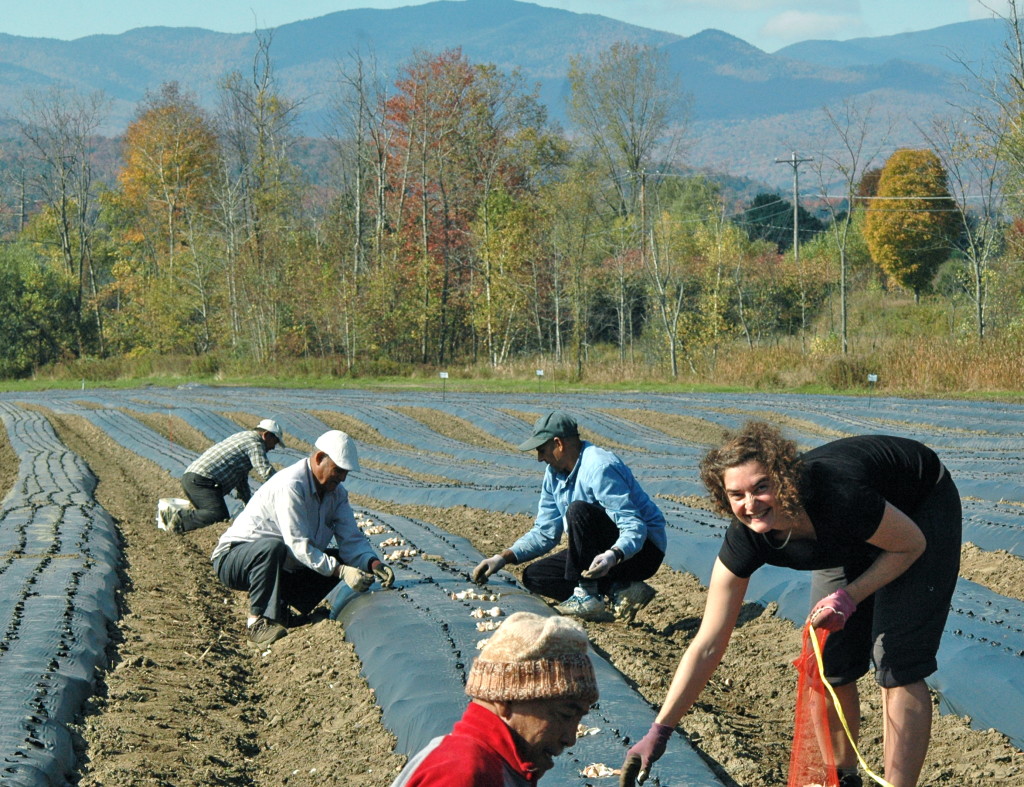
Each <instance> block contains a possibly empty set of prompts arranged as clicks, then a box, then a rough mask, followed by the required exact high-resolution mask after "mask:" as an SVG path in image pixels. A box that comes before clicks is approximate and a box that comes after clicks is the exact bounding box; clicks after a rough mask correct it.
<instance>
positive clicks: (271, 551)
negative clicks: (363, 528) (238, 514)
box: [213, 538, 340, 622]
mask: <svg viewBox="0 0 1024 787" xmlns="http://www.w3.org/2000/svg"><path fill="white" fill-rule="evenodd" d="M325 551H326V553H327V554H328V555H331V556H332V557H335V558H338V557H339V555H338V552H337V550H334V549H328V550H325ZM290 554H291V553H290V551H289V549H288V547H287V545H285V543H284V542H283V541H279V540H277V539H276V538H259V539H257V540H256V541H251V542H248V543H238V544H235V545H234V546H233V547H231V549H230V550H228V551H227V552H226V553H224V554H223V555H220V556H218V557H217V559H216V560H214V561H213V570H214V571H215V572H216V573H217V577H218V579H220V581H221V582H223V583H224V585H225V586H227V587H229V588H231V589H232V590H248V591H249V614H251V615H262V616H263V617H266V618H270V619H271V620H276V621H278V622H281V621H283V620H285V619H286V615H285V613H286V612H287V608H288V607H294V608H295V609H296V610H298V611H299V612H300V613H302V614H303V615H307V614H309V613H310V612H311V611H312V610H313V608H314V607H316V605H317V604H319V603H320V602H321V601H323V600H324V597H325V596H327V594H328V593H330V592H331V591H332V590H333V589H334V586H335V585H337V584H338V582H339V581H340V580H339V579H338V578H337V577H330V576H324V575H323V574H318V573H317V572H315V571H313V570H312V569H309V568H306V567H305V566H299V567H297V568H296V569H295V570H293V571H286V570H285V568H284V565H285V561H286V560H287V558H288V556H289V555H290Z"/></svg>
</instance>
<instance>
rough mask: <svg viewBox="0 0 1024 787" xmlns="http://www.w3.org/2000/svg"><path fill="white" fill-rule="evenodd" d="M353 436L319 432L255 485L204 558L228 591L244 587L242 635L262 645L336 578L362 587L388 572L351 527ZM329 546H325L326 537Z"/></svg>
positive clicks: (390, 575) (387, 582) (386, 583)
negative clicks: (303, 452)
mask: <svg viewBox="0 0 1024 787" xmlns="http://www.w3.org/2000/svg"><path fill="white" fill-rule="evenodd" d="M358 470H359V458H358V456H357V454H356V444H355V441H354V440H353V439H352V438H351V437H349V436H348V435H347V434H345V433H344V432H339V431H337V430H332V431H329V432H325V433H324V434H322V435H321V436H320V437H319V438H317V441H316V443H315V449H314V451H313V453H312V454H310V456H309V457H308V458H306V459H303V460H301V461H299V462H296V463H295V464H293V465H291V466H290V467H286V468H285V469H284V470H281V471H280V472H278V473H276V474H275V475H274V476H273V477H272V478H271V479H270V480H269V481H267V482H266V483H265V484H264V485H263V486H261V487H260V488H259V489H258V490H257V491H256V494H254V495H253V496H252V499H251V500H250V501H249V503H248V504H247V505H246V507H245V509H244V510H243V511H242V513H240V514H239V515H238V516H237V517H236V518H235V521H234V523H233V524H232V525H231V527H229V528H228V529H227V530H226V531H225V532H224V534H223V535H222V536H221V537H220V541H218V542H217V546H216V548H215V549H214V550H213V554H212V555H211V560H212V561H213V568H214V571H215V572H216V573H217V577H218V578H219V579H220V581H221V582H223V583H224V584H225V585H226V586H227V587H229V588H231V589H232V590H247V591H248V592H249V619H248V625H247V634H248V638H249V640H250V641H252V642H253V643H254V644H256V645H258V646H260V647H262V646H265V645H269V644H270V643H272V642H275V641H276V640H278V639H280V638H281V637H283V636H285V635H286V634H287V633H288V631H287V629H286V628H285V627H284V626H283V625H282V622H283V621H285V620H286V619H287V616H288V608H289V607H294V608H295V609H296V610H298V612H299V613H301V614H308V613H309V612H311V611H312V610H313V608H314V607H316V606H317V604H319V603H320V602H321V601H322V600H323V599H324V597H325V596H326V595H327V594H328V593H330V591H331V590H332V589H333V588H334V587H335V585H337V584H338V582H340V581H341V580H344V581H345V583H346V584H347V585H348V586H349V587H351V588H352V589H353V590H357V591H360V592H363V591H366V590H368V589H369V588H370V585H372V584H373V581H374V579H375V578H376V579H379V580H380V582H381V585H382V586H383V587H385V588H387V587H391V585H392V584H393V583H394V581H395V574H394V571H392V570H391V568H390V566H388V565H386V564H385V563H383V562H381V560H380V558H379V557H377V554H376V553H375V552H374V550H373V547H371V546H370V543H369V541H367V540H366V536H364V535H363V533H362V531H361V530H360V529H359V527H358V525H356V520H355V515H354V514H353V512H352V506H351V505H349V502H348V491H347V490H346V489H345V487H344V486H342V482H343V481H344V480H345V479H346V478H347V477H348V474H349V473H350V472H358ZM332 539H333V540H334V541H335V542H336V548H328V544H330V542H331V540H332Z"/></svg>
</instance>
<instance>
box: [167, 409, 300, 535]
mask: <svg viewBox="0 0 1024 787" xmlns="http://www.w3.org/2000/svg"><path fill="white" fill-rule="evenodd" d="M277 446H281V447H282V448H284V447H285V445H284V432H282V431H281V427H280V426H278V425H277V421H274V420H272V419H270V418H264V419H263V420H262V421H260V422H259V423H258V424H257V425H256V426H255V428H253V429H246V430H245V431H244V432H236V433H235V434H233V435H231V436H229V437H225V438H224V439H223V440H221V441H220V442H219V443H216V444H215V445H212V446H210V447H209V448H207V449H206V450H205V451H203V453H202V454H200V455H199V457H198V458H197V459H196V460H195V461H194V462H193V463H192V464H190V465H189V466H188V467H187V468H185V472H184V474H183V475H182V476H181V488H182V490H184V492H185V497H187V498H188V499H189V501H190V502H191V503H192V505H193V507H194V508H193V509H187V508H183V509H177V510H172V509H169V508H160V509H159V516H160V520H161V522H163V524H164V527H165V529H166V530H167V531H168V532H169V533H175V534H180V533H187V532H188V531H189V530H198V529H199V528H201V527H207V526H208V525H212V524H213V523H214V522H223V521H224V520H226V519H228V518H229V515H228V507H227V505H226V504H225V503H224V497H225V495H228V494H230V492H231V490H235V493H236V494H237V495H238V499H239V500H241V501H242V504H243V505H244V504H246V503H248V502H249V499H250V498H251V497H252V490H251V489H250V488H249V472H250V471H252V472H253V474H254V475H255V476H256V477H257V478H258V479H259V480H260V481H266V480H268V479H269V478H270V477H271V476H272V475H274V467H273V466H272V465H271V464H270V460H269V459H267V451H273V450H274V448H276V447H277Z"/></svg>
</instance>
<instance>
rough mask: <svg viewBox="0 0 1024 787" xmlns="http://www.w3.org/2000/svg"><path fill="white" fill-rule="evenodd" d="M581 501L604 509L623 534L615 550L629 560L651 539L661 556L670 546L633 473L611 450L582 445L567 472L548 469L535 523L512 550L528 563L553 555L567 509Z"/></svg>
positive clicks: (660, 516) (658, 511)
mask: <svg viewBox="0 0 1024 787" xmlns="http://www.w3.org/2000/svg"><path fill="white" fill-rule="evenodd" d="M577 500H582V501H583V502H586V503H596V504H597V505H599V506H601V507H602V508H603V509H604V510H605V511H606V512H607V514H608V516H609V517H610V518H611V520H612V522H614V523H615V526H616V527H617V528H618V529H619V537H618V538H617V539H616V541H615V544H614V546H616V547H618V548H619V549H621V550H622V554H623V555H624V556H625V559H629V558H631V557H632V556H633V555H635V554H636V553H637V552H639V551H640V549H641V548H642V547H643V545H644V542H645V541H646V540H647V539H650V540H651V543H652V544H654V546H656V547H658V549H660V550H661V551H662V552H664V551H665V546H666V544H667V543H668V541H667V537H666V535H665V515H664V514H662V513H661V509H660V508H658V506H657V505H656V504H655V503H654V501H653V500H651V498H650V496H648V494H647V493H646V492H645V491H644V490H643V488H642V487H641V486H640V484H639V483H638V482H637V480H636V478H634V477H633V472H632V471H631V470H630V469H629V468H628V467H627V466H626V465H625V463H624V462H623V461H622V460H621V459H619V457H617V456H616V455H615V454H613V453H612V452H611V451H608V450H606V449H604V448H599V447H597V446H596V445H593V444H592V443H589V442H586V441H584V442H583V447H582V449H581V450H580V456H579V459H577V460H576V465H575V466H574V467H573V469H572V471H571V472H569V473H561V472H558V471H557V470H555V469H554V468H553V467H551V466H550V465H548V468H547V471H546V472H545V473H544V483H543V485H542V486H541V492H540V502H539V503H538V504H537V519H536V520H535V521H534V523H533V527H532V528H531V529H530V531H529V532H527V533H526V534H525V535H523V536H522V537H521V538H519V539H518V540H517V541H516V542H515V543H514V544H513V545H512V546H511V547H510V549H511V550H512V553H513V554H514V555H515V556H516V561H517V562H519V563H524V562H526V561H527V560H532V559H533V558H535V557H539V556H540V555H543V554H545V553H547V552H550V551H551V550H552V549H554V548H555V547H556V546H558V543H559V542H560V541H561V539H562V533H563V531H564V530H565V525H564V517H565V512H566V509H568V508H569V504H570V503H572V502H575V501H577Z"/></svg>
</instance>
